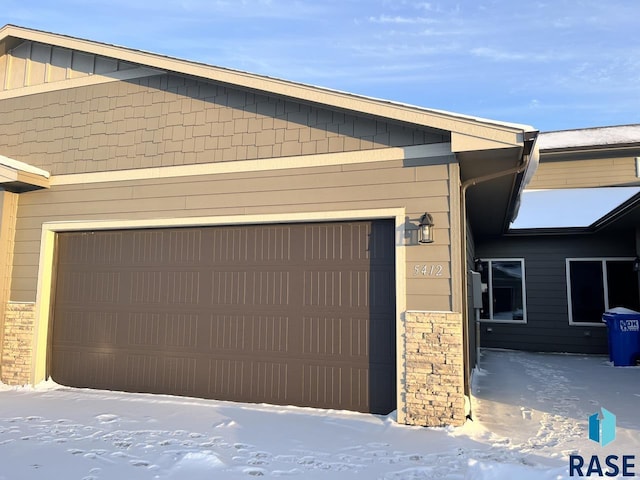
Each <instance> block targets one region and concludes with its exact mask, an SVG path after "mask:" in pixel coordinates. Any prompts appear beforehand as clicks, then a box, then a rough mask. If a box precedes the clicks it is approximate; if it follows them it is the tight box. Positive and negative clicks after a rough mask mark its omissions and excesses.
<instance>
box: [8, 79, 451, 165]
mask: <svg viewBox="0 0 640 480" xmlns="http://www.w3.org/2000/svg"><path fill="white" fill-rule="evenodd" d="M0 130H1V131H2V132H3V135H2V136H1V137H0V151H1V152H2V154H3V155H5V156H8V157H11V158H14V159H16V160H21V161H25V162H27V163H29V164H31V165H34V166H37V167H40V168H43V169H45V170H48V171H50V172H51V173H52V174H54V175H60V174H68V173H84V172H96V171H105V170H126V169H131V168H146V167H161V166H174V165H187V164H198V163H211V162H225V161H236V160H254V159H265V161H268V159H269V158H280V157H288V156H296V155H313V154H321V153H337V152H347V151H358V150H371V149H376V148H386V147H389V146H399V147H402V146H410V145H422V144H429V143H441V142H446V141H449V136H448V134H444V133H443V132H441V131H425V130H424V129H422V130H421V129H416V128H413V127H409V126H402V125H396V124H391V123H387V122H384V121H378V120H376V119H374V118H364V117H356V116H353V115H349V114H346V113H343V112H337V111H330V110H325V109H322V108H318V107H313V106H309V105H303V104H301V103H296V102H291V101H287V100H284V99H277V98H275V97H268V96H263V95H258V94H254V93H249V92H245V91H241V90H234V89H231V88H228V87H225V86H221V85H216V84H213V83H207V82H204V81H198V80H195V79H191V78H187V77H182V76H177V75H157V76H153V77H147V78H142V79H136V80H130V81H126V82H125V81H122V82H117V83H106V84H100V85H91V86H84V87H78V88H73V89H66V90H58V91H54V92H47V93H40V94H34V95H28V96H24V97H15V98H9V99H5V100H2V101H0Z"/></svg>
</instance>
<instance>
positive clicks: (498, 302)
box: [480, 258, 527, 323]
mask: <svg viewBox="0 0 640 480" xmlns="http://www.w3.org/2000/svg"><path fill="white" fill-rule="evenodd" d="M480 265H481V269H480V270H481V271H480V279H481V280H482V310H480V319H482V320H485V321H492V322H515V323H525V322H526V321H527V312H526V307H525V302H524V299H525V298H526V295H525V288H524V260H522V259H519V258H518V259H500V260H481V261H480Z"/></svg>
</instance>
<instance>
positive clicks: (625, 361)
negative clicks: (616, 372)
mask: <svg viewBox="0 0 640 480" xmlns="http://www.w3.org/2000/svg"><path fill="white" fill-rule="evenodd" d="M602 321H603V322H604V323H606V324H607V339H608V343H609V360H610V361H611V362H613V365H614V366H616V367H630V366H633V365H635V364H636V362H638V361H640V312H634V311H633V310H628V309H626V308H614V309H612V310H609V311H607V312H605V313H604V314H603V315H602Z"/></svg>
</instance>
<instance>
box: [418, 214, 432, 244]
mask: <svg viewBox="0 0 640 480" xmlns="http://www.w3.org/2000/svg"><path fill="white" fill-rule="evenodd" d="M418 242H420V243H433V218H432V217H431V215H429V214H428V213H425V214H424V215H422V217H420V223H419V224H418Z"/></svg>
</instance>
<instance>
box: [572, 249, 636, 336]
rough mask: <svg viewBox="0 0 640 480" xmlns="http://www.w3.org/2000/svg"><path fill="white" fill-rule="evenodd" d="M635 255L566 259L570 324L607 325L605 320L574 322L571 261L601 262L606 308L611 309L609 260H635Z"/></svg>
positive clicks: (585, 325)
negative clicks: (608, 273)
mask: <svg viewBox="0 0 640 480" xmlns="http://www.w3.org/2000/svg"><path fill="white" fill-rule="evenodd" d="M633 260H634V257H571V258H567V259H566V260H565V278H566V281H567V311H568V313H569V325H571V326H574V327H606V326H607V325H606V324H605V323H604V322H599V323H596V322H574V321H573V305H572V304H571V270H570V264H571V262H601V263H602V277H603V278H602V285H603V287H604V289H605V293H606V295H605V296H604V310H605V312H606V311H607V310H609V284H608V281H607V261H631V262H632V261H633Z"/></svg>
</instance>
